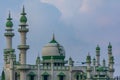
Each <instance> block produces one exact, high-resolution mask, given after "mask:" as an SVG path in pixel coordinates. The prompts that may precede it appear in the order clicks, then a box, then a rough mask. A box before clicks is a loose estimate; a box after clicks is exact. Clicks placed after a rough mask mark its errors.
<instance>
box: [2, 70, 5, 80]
mask: <svg viewBox="0 0 120 80" xmlns="http://www.w3.org/2000/svg"><path fill="white" fill-rule="evenodd" d="M1 80H5V73H4V71H2V77H1Z"/></svg>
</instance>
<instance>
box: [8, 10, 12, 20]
mask: <svg viewBox="0 0 120 80" xmlns="http://www.w3.org/2000/svg"><path fill="white" fill-rule="evenodd" d="M7 20H12V18H11V14H10V11H9V14H8V18H7Z"/></svg>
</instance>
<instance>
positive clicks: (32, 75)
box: [28, 72, 35, 80]
mask: <svg viewBox="0 0 120 80" xmlns="http://www.w3.org/2000/svg"><path fill="white" fill-rule="evenodd" d="M28 76H29V80H35V73H33V72H30V73H29V74H28Z"/></svg>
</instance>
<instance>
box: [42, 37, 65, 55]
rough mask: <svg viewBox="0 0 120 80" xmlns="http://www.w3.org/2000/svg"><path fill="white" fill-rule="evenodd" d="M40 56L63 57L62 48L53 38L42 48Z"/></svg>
mask: <svg viewBox="0 0 120 80" xmlns="http://www.w3.org/2000/svg"><path fill="white" fill-rule="evenodd" d="M42 56H65V51H64V48H63V46H61V45H60V44H59V43H58V42H57V41H55V39H54V38H53V40H52V41H50V42H49V43H48V44H47V45H45V46H44V47H43V49H42Z"/></svg>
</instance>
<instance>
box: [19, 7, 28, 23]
mask: <svg viewBox="0 0 120 80" xmlns="http://www.w3.org/2000/svg"><path fill="white" fill-rule="evenodd" d="M21 15H22V16H21V18H20V22H21V23H26V22H27V17H26V16H25V15H26V13H25V8H24V6H23V9H22V13H21Z"/></svg>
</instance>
